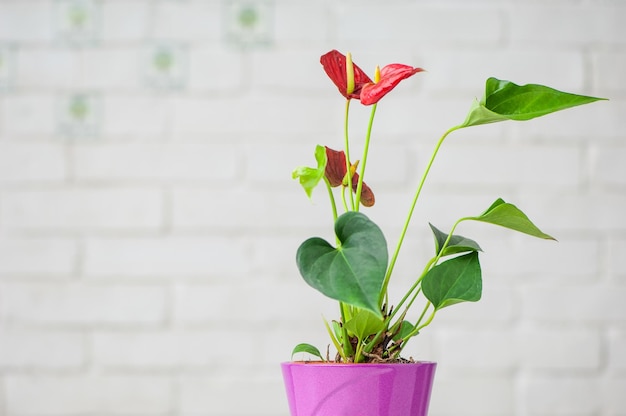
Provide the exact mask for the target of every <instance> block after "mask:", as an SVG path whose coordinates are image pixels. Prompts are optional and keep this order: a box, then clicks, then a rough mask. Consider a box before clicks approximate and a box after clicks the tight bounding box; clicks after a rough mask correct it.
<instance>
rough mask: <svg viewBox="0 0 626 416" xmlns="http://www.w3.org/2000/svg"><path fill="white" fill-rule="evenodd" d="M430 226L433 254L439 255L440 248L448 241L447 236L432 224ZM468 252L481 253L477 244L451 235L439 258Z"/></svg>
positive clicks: (459, 236)
mask: <svg viewBox="0 0 626 416" xmlns="http://www.w3.org/2000/svg"><path fill="white" fill-rule="evenodd" d="M428 225H430V229H431V230H432V231H433V235H434V236H435V254H439V252H440V251H441V248H442V247H443V245H444V244H445V242H446V240H447V239H448V234H446V233H444V232H442V231H440V230H438V229H437V227H435V226H434V225H432V224H428ZM468 251H482V250H481V248H480V246H479V245H478V243H477V242H476V241H474V240H470V239H469V238H465V237H463V236H461V235H452V237H450V241H448V245H447V246H446V248H445V249H444V250H443V253H442V254H441V257H443V256H449V255H451V254H458V253H465V252H468Z"/></svg>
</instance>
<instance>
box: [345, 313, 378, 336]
mask: <svg viewBox="0 0 626 416" xmlns="http://www.w3.org/2000/svg"><path fill="white" fill-rule="evenodd" d="M384 325H385V321H384V320H383V319H382V318H381V317H380V316H379V315H374V314H372V313H371V312H370V311H367V310H365V309H361V310H360V311H359V312H357V314H356V315H355V316H354V318H352V319H350V320H349V321H348V322H346V324H345V325H344V326H345V327H346V329H347V330H348V331H349V333H350V334H351V335H355V336H356V337H357V338H358V339H360V340H363V339H365V338H367V337H368V336H370V335H373V334H376V333H377V332H378V331H380V330H381V329H383V327H384Z"/></svg>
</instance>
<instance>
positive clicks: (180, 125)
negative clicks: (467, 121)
mask: <svg viewBox="0 0 626 416" xmlns="http://www.w3.org/2000/svg"><path fill="white" fill-rule="evenodd" d="M357 3H358V4H357ZM383 3H384V4H383ZM357 6H358V7H357ZM625 16H626V7H625V4H624V2H623V1H619V0H604V1H592V0H554V1H550V2H542V1H527V2H524V1H516V2H514V1H490V0H466V1H458V0H440V1H437V2H434V1H407V0H389V1H387V2H371V1H362V2H355V1H352V2H337V1H330V0H326V1H318V2H304V1H288V0H273V1H262V2H254V1H244V0H233V1H220V0H167V1H165V0H160V1H152V0H125V1H119V0H28V1H24V0H0V415H1V416H59V415H68V416H104V415H111V416H157V415H158V416H199V415H206V416H263V415H267V416H270V415H271V416H287V413H288V410H287V405H286V400H285V396H284V389H283V386H282V380H281V375H280V370H279V366H278V364H279V363H280V362H281V361H287V360H289V359H290V353H291V350H292V348H293V346H294V345H296V344H298V343H300V342H309V343H313V344H315V345H317V346H318V347H319V348H320V349H321V350H325V349H326V345H327V344H328V343H329V340H328V337H327V334H326V332H325V329H324V327H323V321H322V318H326V319H329V320H332V319H337V318H338V316H337V315H338V310H337V305H336V304H335V302H334V301H332V300H329V299H326V298H325V297H323V296H322V295H321V294H319V293H317V292H314V291H312V290H311V288H310V287H309V286H308V285H307V284H306V283H305V282H304V281H303V280H302V279H301V278H300V277H299V273H298V270H297V267H296V265H295V261H294V257H295V251H296V248H297V246H298V245H299V244H300V243H301V242H302V241H303V240H304V239H305V238H308V237H310V236H312V235H317V236H320V237H323V238H326V239H327V240H329V241H332V238H333V236H332V234H331V228H330V224H331V210H330V205H329V203H328V201H327V198H326V197H327V195H326V192H325V190H324V189H322V188H320V189H316V190H315V192H314V193H313V197H312V199H311V200H309V199H308V198H307V197H306V195H305V194H304V192H303V191H302V189H301V188H300V186H299V185H298V183H297V181H295V180H293V179H292V178H291V172H292V170H293V169H294V168H296V167H298V166H302V165H307V166H313V165H314V164H315V159H314V155H313V152H314V149H315V145H317V144H321V145H328V146H330V147H335V148H338V147H340V146H342V144H343V111H344V102H343V100H342V98H341V97H340V96H339V94H337V90H336V88H335V86H334V85H332V84H331V83H330V82H329V80H328V79H327V77H326V76H325V74H324V73H323V71H322V69H321V68H320V65H319V56H320V55H321V54H323V53H324V52H326V51H328V50H330V49H333V48H336V49H339V50H341V51H344V52H345V51H350V52H352V54H353V57H354V60H355V62H357V63H358V64H359V66H361V68H362V69H364V70H365V71H366V72H368V73H370V74H371V73H373V71H374V68H375V66H376V65H380V66H383V65H386V64H388V63H392V62H402V63H407V64H412V65H415V66H420V67H423V68H425V69H426V70H427V71H425V72H423V73H420V74H418V75H416V76H415V77H413V78H411V79H410V80H407V81H403V83H402V84H401V85H400V86H399V87H398V88H397V89H396V90H394V92H393V94H390V95H389V96H386V97H385V98H384V99H383V100H382V101H381V102H380V103H379V105H378V107H377V110H376V120H375V122H374V124H373V129H372V134H373V135H372V142H371V151H372V153H371V154H370V158H369V159H368V162H367V163H368V165H367V166H368V172H367V174H366V177H365V180H366V182H367V183H368V184H369V185H370V186H371V187H372V189H373V190H374V192H375V194H376V198H377V204H376V206H375V207H374V208H372V209H370V210H368V211H366V213H367V214H368V215H369V216H370V217H371V218H372V219H374V220H375V221H376V222H377V223H378V224H380V226H381V227H382V228H383V229H384V231H385V232H386V233H388V235H389V245H390V246H393V245H395V242H396V238H397V236H398V235H399V233H400V230H401V221H402V219H403V218H404V215H405V212H406V208H408V206H409V203H410V199H411V197H412V195H411V193H412V192H413V190H414V189H415V187H416V186H417V184H418V182H419V178H420V175H421V173H422V171H423V169H424V167H425V164H426V163H427V162H428V160H429V156H430V154H431V152H432V149H433V146H434V145H435V143H436V141H437V140H438V138H439V137H440V135H441V134H443V133H444V132H445V131H446V130H447V129H448V128H450V127H452V126H453V125H456V124H459V123H461V122H462V121H463V120H464V118H465V115H466V112H467V110H468V109H469V108H470V105H471V104H472V102H473V100H474V99H475V98H480V97H481V95H482V94H483V90H484V81H485V79H486V78H487V77H490V76H494V77H497V78H500V79H507V80H511V81H513V82H516V83H519V84H525V83H539V84H546V85H550V86H552V87H554V88H557V89H561V90H566V91H571V92H575V93H580V94H586V95H594V96H603V97H606V98H609V99H610V100H609V101H604V102H601V103H595V104H593V105H590V106H585V107H580V108H575V109H571V110H568V111H566V112H563V113H559V114H554V115H550V116H547V117H544V118H541V119H537V120H533V121H531V122H528V123H518V122H511V123H497V124H491V125H487V126H479V127H472V128H469V129H462V130H460V131H457V132H455V133H453V134H452V135H450V137H448V138H447V140H446V142H445V143H444V144H443V146H442V148H441V152H440V155H439V159H438V160H437V161H436V162H435V164H434V165H433V169H432V171H431V176H430V178H429V182H427V184H426V186H425V187H424V190H423V193H422V199H421V200H420V203H419V204H418V206H417V209H416V211H415V215H414V223H413V224H412V226H411V227H410V229H409V231H408V234H407V240H406V246H405V247H404V249H403V251H402V253H401V257H400V259H399V261H398V263H397V268H396V271H397V272H398V274H397V275H396V276H394V280H393V281H392V286H393V287H392V288H391V293H392V295H393V296H401V294H402V293H401V291H402V289H403V288H406V287H408V286H410V284H411V283H412V281H413V279H414V278H415V274H416V270H421V267H422V265H423V262H424V261H425V260H426V259H428V258H430V256H431V255H432V250H433V249H432V237H431V234H430V231H429V229H428V222H432V223H433V224H434V225H436V226H437V227H438V228H441V229H442V230H449V228H450V227H451V225H452V224H454V222H455V221H456V220H457V219H458V218H460V217H463V216H471V215H478V214H480V213H481V212H483V211H484V210H485V209H486V208H487V207H488V206H489V205H490V204H491V203H492V202H493V201H494V200H495V199H496V198H498V197H501V198H503V199H505V200H506V201H508V202H511V203H514V204H515V205H517V206H518V207H520V208H521V209H522V210H523V211H524V212H526V213H527V214H528V216H529V217H530V218H531V219H532V220H533V221H534V222H535V223H536V224H537V225H538V226H539V227H540V228H541V229H542V230H544V231H545V232H547V233H549V234H551V235H554V236H555V237H556V238H557V239H558V242H552V241H540V240H535V239H532V238H530V237H528V236H525V235H521V234H520V235H511V234H510V233H508V232H505V230H503V229H501V228H499V227H494V226H491V225H488V224H483V223H469V222H467V223H463V224H462V225H461V226H460V227H459V229H458V230H457V232H458V233H459V234H462V235H465V236H467V237H468V238H472V239H475V240H477V241H478V243H479V244H480V245H481V247H482V248H483V250H484V252H483V253H481V266H482V270H483V286H484V293H483V297H482V299H481V301H480V302H478V303H466V304H460V305H454V306H452V307H450V308H445V309H444V310H442V311H440V312H439V313H438V314H437V316H436V317H435V319H434V321H433V324H432V326H430V327H427V328H425V329H424V330H423V331H422V334H420V336H419V337H416V339H414V341H411V343H410V344H409V345H408V347H407V350H406V355H407V356H412V357H414V358H416V359H423V360H435V361H437V362H438V363H439V367H438V372H437V377H436V385H435V388H434V391H433V400H432V403H431V412H430V414H431V415H432V416H459V415H468V416H470V415H477V416H478V415H480V416H489V415H492V416H577V415H580V416H626V411H625V410H624V409H626V402H625V397H626V396H625V395H624V394H623V393H624V391H626V353H625V352H626V306H625V305H626V304H625V303H624V299H625V298H626V263H625V261H624V256H623V253H624V251H625V250H626V237H625V236H626V215H624V212H626V164H625V163H624V160H625V159H626V147H625V146H624V143H625V139H626V136H625V133H624V131H626V117H624V114H626V83H624V81H623V80H624V73H625V72H626V29H625V27H626V26H624V24H623V20H624V17H625ZM351 110H352V113H351V116H350V117H351V119H350V120H351V125H350V132H351V134H352V136H353V137H355V138H361V137H364V135H365V133H366V124H367V121H368V117H369V114H370V110H371V107H362V106H360V105H359V103H358V102H356V101H353V102H352V104H351ZM360 146H361V145H356V146H354V147H353V149H352V159H353V160H356V159H360V153H361V150H362V149H361V147H360ZM416 265H417V266H416ZM416 313H417V312H416ZM408 318H409V319H417V318H416V317H415V316H410V317H408ZM331 354H332V349H331ZM295 358H301V357H295ZM328 416H335V415H328Z"/></svg>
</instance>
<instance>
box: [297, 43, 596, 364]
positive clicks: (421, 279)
mask: <svg viewBox="0 0 626 416" xmlns="http://www.w3.org/2000/svg"><path fill="white" fill-rule="evenodd" d="M320 62H321V64H322V66H323V68H324V70H325V72H326V74H327V75H328V76H329V77H330V79H331V80H332V81H333V83H334V84H335V85H336V86H337V88H338V90H339V93H340V94H341V95H342V96H343V97H344V98H345V127H344V132H343V135H344V139H343V142H344V145H343V146H344V147H343V149H341V150H334V149H331V148H329V147H326V146H321V145H318V146H317V147H316V149H315V159H316V162H317V166H314V167H307V166H303V167H298V168H296V169H295V170H294V171H293V178H294V179H298V180H299V182H300V184H301V185H302V186H303V188H304V190H305V191H306V194H307V195H308V196H309V198H311V197H312V192H313V189H314V188H315V187H316V186H317V185H319V184H321V183H323V184H325V185H326V188H327V191H328V195H329V198H330V206H331V209H332V217H333V224H334V235H335V240H334V241H330V242H329V241H326V240H324V239H323V238H320V237H313V238H310V239H308V240H306V241H304V242H303V243H302V244H301V245H300V247H299V248H298V250H297V254H296V262H297V265H298V269H299V271H300V274H301V275H302V277H303V278H304V280H305V281H306V283H308V284H309V285H310V286H311V287H313V288H314V289H316V290H318V291H319V292H321V293H322V294H323V295H326V296H328V297H330V298H332V299H335V300H337V301H338V306H339V318H338V319H337V320H332V321H331V322H328V321H326V320H324V324H325V326H326V329H327V331H328V334H329V336H330V341H331V342H332V344H333V345H334V347H335V348H336V350H337V353H336V355H334V356H333V357H330V356H329V353H328V352H327V353H326V354H325V356H324V355H322V354H321V353H320V350H319V349H318V348H316V347H315V346H313V345H311V344H307V343H303V344H299V345H297V346H296V347H295V348H294V350H293V354H296V353H300V352H304V353H308V354H312V355H314V356H317V357H319V359H321V360H322V361H336V362H343V363H362V362H398V361H403V360H404V359H403V358H402V356H401V352H402V349H403V348H404V347H405V346H406V345H407V343H408V341H409V340H410V339H411V338H413V337H414V336H416V335H418V334H419V333H420V332H421V331H422V330H423V329H424V328H425V327H427V326H428V325H430V324H431V322H432V321H433V318H434V317H435V316H436V315H437V313H438V312H439V311H440V310H441V309H443V308H446V307H448V306H452V305H455V304H458V303H460V302H475V301H478V300H480V298H481V292H482V272H481V267H480V262H479V252H480V251H481V248H480V246H479V245H478V243H477V242H476V241H474V240H472V239H470V238H466V237H463V236H461V235H459V234H456V230H457V228H458V226H459V225H461V223H464V222H467V221H478V222H482V223H486V224H493V225H498V226H501V227H505V228H508V229H510V230H513V231H517V232H521V233H525V234H528V235H530V236H533V237H537V238H542V239H552V240H553V239H554V238H553V237H552V236H550V235H548V234H546V233H544V232H543V231H541V230H540V229H539V228H538V227H537V226H536V225H535V224H534V223H533V222H532V221H531V220H530V219H529V218H528V217H527V216H526V215H525V214H524V212H522V210H520V209H519V208H518V207H517V206H515V205H513V204H511V203H509V202H506V201H504V200H502V199H500V198H498V199H496V200H495V201H494V202H493V203H492V204H491V205H490V206H489V207H487V208H486V209H485V210H484V211H483V212H481V213H476V214H474V215H469V216H463V217H461V218H460V219H459V220H458V221H456V222H455V223H453V224H452V225H451V226H449V227H448V229H449V230H448V231H442V229H441V228H437V227H435V226H434V225H432V224H431V225H430V228H431V230H432V234H433V239H434V251H433V255H432V258H430V259H429V260H428V261H427V262H426V263H425V265H424V266H423V268H421V267H420V268H419V269H418V270H421V272H418V273H417V276H416V278H415V280H414V281H413V283H412V285H411V286H410V287H408V289H407V290H406V292H405V293H404V295H403V296H402V297H401V298H400V299H397V300H392V299H390V298H389V294H388V287H389V284H390V283H391V279H392V276H393V272H394V266H395V264H396V260H397V259H398V255H399V253H400V249H401V247H402V244H403V241H404V239H405V236H406V233H407V230H408V228H409V225H410V223H411V220H412V215H413V212H414V209H415V207H416V204H417V203H418V201H419V198H420V194H421V192H422V188H423V186H424V184H425V182H426V179H427V177H428V174H429V172H430V170H431V166H432V165H433V162H434V160H435V158H436V156H437V153H438V152H439V150H440V148H441V146H442V144H443V142H444V141H445V140H446V138H447V137H448V136H449V135H450V134H451V133H452V132H455V131H457V130H461V129H465V128H469V127H474V126H478V125H481V124H488V123H496V122H501V121H507V120H517V121H525V120H530V119H533V118H536V117H540V116H544V115H546V114H550V113H553V112H555V111H559V110H564V109H567V108H571V107H574V106H579V105H583V104H588V103H592V102H594V101H598V100H601V98H596V97H590V96H583V95H577V94H570V93H566V92H561V91H557V90H555V89H552V88H549V87H546V86H542V85H535V84H529V85H516V84H514V83H512V82H509V81H503V80H499V79H496V78H489V79H487V81H486V85H485V92H484V96H483V97H482V99H480V100H475V101H474V102H473V104H472V105H471V106H470V108H469V112H468V114H467V116H466V117H465V120H464V121H463V122H462V123H460V124H459V125H457V126H454V127H452V128H450V129H448V130H447V131H445V133H444V134H443V135H442V136H441V138H439V140H438V141H437V142H436V143H435V146H434V150H433V153H432V156H431V158H430V159H429V161H428V163H427V164H426V166H425V167H424V172H423V174H422V177H421V180H420V181H419V183H418V186H417V189H416V190H415V193H414V195H413V199H412V202H411V203H410V205H409V209H408V213H407V216H406V219H405V220H404V224H403V227H402V231H401V233H400V236H399V238H398V241H397V243H396V245H395V248H394V249H393V250H392V251H391V252H390V251H389V249H388V246H387V241H386V238H385V235H384V233H383V231H382V230H381V229H380V227H379V226H378V225H376V224H375V223H374V222H373V221H372V220H370V219H369V218H368V217H367V216H366V215H365V214H364V213H362V212H361V208H362V207H365V208H367V207H371V206H372V205H374V203H375V198H374V193H373V191H372V190H371V189H370V187H369V186H367V185H366V183H365V182H364V178H365V169H366V166H367V157H368V149H369V144H370V140H371V138H372V126H373V121H374V115H375V113H376V108H377V106H378V102H379V101H380V100H381V99H382V98H383V97H384V96H385V95H386V94H387V93H389V92H390V91H391V90H393V89H394V88H395V87H396V86H397V85H398V84H399V83H400V82H401V81H402V80H405V79H407V78H409V77H412V76H413V75H415V74H418V73H420V72H422V71H423V70H422V69H421V68H416V67H412V66H409V65H402V64H390V65H387V66H384V67H383V68H378V67H377V68H376V70H375V72H374V79H371V78H370V77H369V76H368V75H367V74H366V73H365V72H364V71H363V70H361V68H359V67H358V66H357V65H356V64H354V63H353V62H352V58H351V55H350V54H349V53H348V54H347V55H343V54H341V53H340V52H338V51H336V50H332V51H330V52H328V53H326V54H324V55H323V56H322V57H321V59H320ZM353 100H357V101H360V104H362V105H364V106H370V107H371V114H370V118H369V124H368V128H367V131H366V134H365V137H364V138H363V139H362V140H363V142H362V143H360V144H361V146H362V148H363V153H362V155H361V159H359V160H355V161H352V160H351V155H350V145H351V144H352V137H350V135H349V121H348V120H349V117H348V115H349V113H350V104H351V102H352V101H353ZM337 196H338V197H339V199H338V200H337V199H336V198H337ZM337 201H339V202H337ZM413 308H416V309H417V310H416V311H413ZM293 354H292V357H293Z"/></svg>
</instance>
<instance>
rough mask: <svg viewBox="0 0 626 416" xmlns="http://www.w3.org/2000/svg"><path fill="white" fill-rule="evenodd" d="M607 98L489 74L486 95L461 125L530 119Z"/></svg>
mask: <svg viewBox="0 0 626 416" xmlns="http://www.w3.org/2000/svg"><path fill="white" fill-rule="evenodd" d="M599 100H604V98H597V97H590V96H586V95H578V94H571V93H567V92H562V91H558V90H555V89H553V88H550V87H546V86H543V85H538V84H527V85H517V84H514V83H512V82H510V81H502V80H499V79H497V78H493V77H492V78H489V79H488V80H487V82H486V84H485V96H484V97H483V98H482V99H481V100H480V101H475V102H474V103H473V105H472V107H471V108H470V111H469V113H468V115H467V118H466V119H465V121H464V122H463V124H462V125H461V127H469V126H478V125H480V124H487V123H495V122H498V121H504V120H518V121H524V120H530V119H533V118H535V117H541V116H544V115H546V114H550V113H554V112H556V111H560V110H565V109H567V108H571V107H575V106H579V105H583V104H589V103H592V102H595V101H599Z"/></svg>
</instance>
